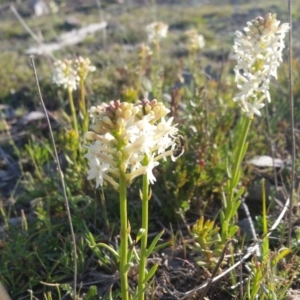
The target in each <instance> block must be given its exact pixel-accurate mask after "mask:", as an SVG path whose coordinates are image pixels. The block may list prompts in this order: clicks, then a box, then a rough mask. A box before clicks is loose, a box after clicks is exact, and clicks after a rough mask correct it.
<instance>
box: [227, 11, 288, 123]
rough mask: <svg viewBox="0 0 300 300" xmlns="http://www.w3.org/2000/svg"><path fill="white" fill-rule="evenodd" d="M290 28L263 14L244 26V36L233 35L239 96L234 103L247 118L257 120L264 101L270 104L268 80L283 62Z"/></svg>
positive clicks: (238, 32) (237, 33) (275, 75)
mask: <svg viewBox="0 0 300 300" xmlns="http://www.w3.org/2000/svg"><path fill="white" fill-rule="evenodd" d="M288 30H289V24H288V23H284V24H281V25H280V21H278V20H277V19H276V15H275V14H273V15H272V14H270V13H268V14H266V15H265V17H258V18H256V19H255V20H252V21H251V22H247V27H245V28H244V31H245V33H246V34H245V35H244V34H243V33H242V32H240V31H236V32H235V39H234V46H233V49H234V53H235V55H234V58H235V59H236V61H237V65H236V66H235V68H234V72H235V81H236V83H237V87H238V89H239V90H240V92H239V93H238V94H237V95H236V97H235V98H234V99H233V100H234V101H236V102H238V103H239V105H240V107H241V109H242V111H243V112H244V113H245V114H246V115H247V116H248V117H250V118H253V116H254V115H258V116H260V115H261V113H260V111H259V110H260V109H261V108H262V107H264V102H265V99H267V101H268V102H271V97H270V93H269V85H270V80H271V77H274V78H277V68H278V66H279V65H280V63H281V62H282V50H283V48H284V47H285V45H284V37H285V34H286V33H287V32H288Z"/></svg>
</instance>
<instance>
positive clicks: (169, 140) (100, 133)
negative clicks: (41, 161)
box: [85, 100, 178, 300]
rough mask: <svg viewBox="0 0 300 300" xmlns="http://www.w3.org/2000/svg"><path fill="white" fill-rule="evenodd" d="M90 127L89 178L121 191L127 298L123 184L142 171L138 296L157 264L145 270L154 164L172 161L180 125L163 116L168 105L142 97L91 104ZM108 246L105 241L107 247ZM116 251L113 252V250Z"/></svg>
mask: <svg viewBox="0 0 300 300" xmlns="http://www.w3.org/2000/svg"><path fill="white" fill-rule="evenodd" d="M90 112H91V116H92V126H91V128H92V130H93V131H89V132H87V133H86V134H85V137H86V139H88V140H90V141H91V143H90V144H89V145H85V148H87V149H88V153H86V154H85V157H86V158H87V159H88V160H89V170H88V179H90V180H91V179H95V180H96V187H98V186H102V185H103V183H104V181H106V182H108V183H109V184H111V185H112V186H113V187H114V188H115V189H116V190H117V191H118V192H119V196H120V198H119V199H120V220H121V230H120V237H121V246H120V250H119V254H118V259H119V260H120V268H119V270H120V280H121V293H122V299H123V300H127V299H129V291H128V279H127V274H128V271H129V268H130V266H131V263H132V262H131V259H132V255H130V251H129V250H128V241H129V240H130V228H129V227H128V217H127V196H126V188H127V186H129V185H130V184H131V183H132V181H133V180H134V179H135V178H136V177H138V176H143V188H142V193H141V200H142V228H141V229H140V232H139V234H138V238H137V241H138V240H139V239H141V251H140V257H139V258H138V259H137V262H138V263H139V279H138V282H139V283H138V289H137V291H136V293H135V295H137V297H138V299H139V300H142V299H144V295H145V284H146V282H147V281H148V280H149V279H151V277H152V276H153V275H154V272H155V270H156V268H157V266H154V267H152V269H150V270H147V257H148V256H149V255H150V254H151V251H152V250H153V249H154V247H155V246H156V243H157V241H158V239H159V237H160V236H161V234H159V235H158V236H157V237H156V238H155V239H154V241H153V242H152V243H151V245H150V247H149V248H148V245H147V242H148V201H149V199H150V195H149V184H150V183H151V184H153V183H154V182H155V181H156V178H155V176H154V175H153V169H154V168H155V167H156V166H157V165H159V160H161V159H166V158H167V157H168V156H171V158H172V160H175V159H176V158H177V157H175V156H174V153H175V152H176V151H175V150H177V148H178V143H177V135H178V129H177V128H176V127H175V126H173V125H172V121H173V118H170V119H169V120H166V119H165V116H166V115H167V114H168V113H169V110H168V109H167V108H166V107H165V106H164V105H163V104H162V103H160V102H157V101H156V100H152V101H149V100H143V101H141V102H139V103H137V104H136V105H133V104H130V103H126V102H120V101H111V102H110V103H109V104H105V103H103V104H102V105H99V106H97V107H95V106H94V107H91V109H90ZM106 248H108V246H106ZM111 252H112V253H113V254H114V255H115V251H114V250H113V249H111Z"/></svg>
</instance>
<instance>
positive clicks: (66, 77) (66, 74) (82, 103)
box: [52, 56, 96, 135]
mask: <svg viewBox="0 0 300 300" xmlns="http://www.w3.org/2000/svg"><path fill="white" fill-rule="evenodd" d="M95 70H96V68H95V67H94V66H92V65H91V61H90V60H89V59H88V58H83V57H81V56H80V57H78V58H77V59H75V60H71V59H65V60H63V61H62V60H57V61H56V62H55V63H54V71H53V74H52V80H53V82H54V83H55V84H57V85H58V86H62V87H63V88H64V89H66V90H67V92H68V100H69V104H70V110H71V116H72V127H73V129H74V130H75V131H76V132H77V134H78V135H79V126H78V120H77V114H76V105H75V103H74V99H73V92H74V91H75V90H77V88H78V87H79V89H80V99H79V111H80V115H81V119H82V126H81V129H82V131H83V132H86V131H87V129H88V122H89V115H88V112H87V109H86V97H85V81H86V78H87V76H88V74H89V73H90V72H94V71H95Z"/></svg>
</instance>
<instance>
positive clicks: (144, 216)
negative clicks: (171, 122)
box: [138, 159, 149, 300]
mask: <svg viewBox="0 0 300 300" xmlns="http://www.w3.org/2000/svg"><path fill="white" fill-rule="evenodd" d="M146 160H148V159H146ZM148 191H149V183H148V176H147V174H145V175H143V195H142V228H143V229H144V234H143V235H142V237H141V254H140V264H139V283H138V295H139V298H138V300H144V298H145V291H144V289H145V276H146V264H147V256H146V252H147V242H148V212H149V209H148V202H149V194H148Z"/></svg>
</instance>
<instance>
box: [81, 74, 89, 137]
mask: <svg viewBox="0 0 300 300" xmlns="http://www.w3.org/2000/svg"><path fill="white" fill-rule="evenodd" d="M80 112H81V114H82V116H83V121H82V131H83V132H87V131H88V127H89V116H88V113H87V111H86V103H85V86H84V79H80Z"/></svg>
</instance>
